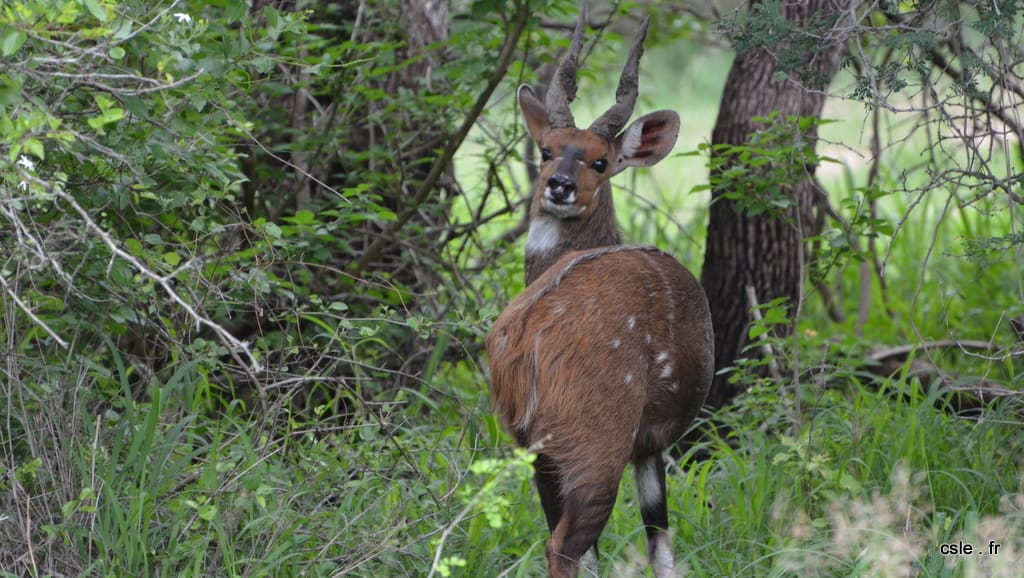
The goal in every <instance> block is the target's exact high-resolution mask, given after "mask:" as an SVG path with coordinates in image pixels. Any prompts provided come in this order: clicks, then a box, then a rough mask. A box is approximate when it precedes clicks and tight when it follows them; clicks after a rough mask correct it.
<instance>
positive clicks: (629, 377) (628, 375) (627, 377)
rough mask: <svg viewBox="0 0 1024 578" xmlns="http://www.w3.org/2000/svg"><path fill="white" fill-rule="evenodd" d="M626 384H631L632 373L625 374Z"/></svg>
mask: <svg viewBox="0 0 1024 578" xmlns="http://www.w3.org/2000/svg"><path fill="white" fill-rule="evenodd" d="M626 383H633V374H632V373H627V374H626Z"/></svg>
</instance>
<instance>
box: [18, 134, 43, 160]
mask: <svg viewBox="0 0 1024 578" xmlns="http://www.w3.org/2000/svg"><path fill="white" fill-rule="evenodd" d="M21 147H22V150H24V151H25V152H27V153H28V154H30V155H32V156H34V157H36V158H37V159H40V160H43V159H45V158H46V151H45V150H43V143H42V142H41V141H40V140H39V139H34V138H28V139H25V142H23V143H21Z"/></svg>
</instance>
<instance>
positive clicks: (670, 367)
mask: <svg viewBox="0 0 1024 578" xmlns="http://www.w3.org/2000/svg"><path fill="white" fill-rule="evenodd" d="M673 369H675V366H674V365H672V363H671V362H669V363H667V364H666V365H665V367H663V368H662V370H661V378H662V379H667V378H668V376H670V375H672V370H673Z"/></svg>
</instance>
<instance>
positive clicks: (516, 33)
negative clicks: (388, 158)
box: [351, 2, 529, 275]
mask: <svg viewBox="0 0 1024 578" xmlns="http://www.w3.org/2000/svg"><path fill="white" fill-rule="evenodd" d="M528 15H529V10H528V7H527V3H526V2H520V3H519V5H518V6H517V8H516V15H515V21H513V23H512V28H511V30H510V31H509V33H508V35H507V36H506V37H505V44H504V45H502V47H501V53H500V54H499V56H498V62H497V65H496V66H495V69H494V74H493V75H492V76H491V79H490V80H489V81H488V82H487V87H486V88H484V91H483V92H482V93H480V96H479V97H477V99H476V102H475V103H474V104H473V108H471V109H470V111H469V114H467V115H466V119H465V120H464V121H463V122H462V126H461V127H459V130H458V132H456V133H455V135H454V136H453V137H452V138H451V140H449V141H448V146H447V147H445V150H444V153H443V154H441V156H440V157H438V158H437V159H436V160H435V161H434V164H433V166H431V167H430V173H428V174H427V177H426V178H425V179H424V180H423V182H422V183H420V186H419V189H417V190H416V194H415V195H414V196H413V199H412V202H411V203H410V204H409V205H407V206H406V208H405V210H403V211H402V212H401V214H399V215H398V218H396V219H395V220H394V221H393V222H392V224H391V226H390V227H388V229H387V230H386V231H384V232H382V233H381V235H380V236H379V237H377V238H376V239H374V241H373V243H371V244H370V246H369V247H367V248H366V251H365V252H363V256H362V257H361V258H360V259H359V261H357V262H356V263H355V264H354V265H353V266H352V270H351V273H352V274H353V275H358V274H360V273H361V272H363V271H364V270H366V268H367V267H368V266H369V265H370V263H373V261H374V260H375V259H377V257H378V256H379V255H380V252H381V251H382V250H383V249H384V246H385V245H386V244H387V243H388V242H390V240H391V237H392V235H394V234H395V233H397V232H398V231H399V229H401V228H402V227H404V226H405V224H406V223H407V222H409V219H411V218H412V216H413V215H415V214H416V212H417V211H418V210H419V207H420V205H422V204H423V202H424V201H425V200H426V199H427V196H428V195H430V193H431V192H432V191H433V189H434V185H435V184H437V181H438V179H440V178H441V175H442V173H444V170H445V167H447V166H448V163H449V162H450V161H451V159H452V157H453V156H455V151H457V150H458V149H459V146H461V145H462V141H464V140H466V137H467V136H468V135H469V131H470V130H471V129H472V128H473V125H474V124H476V119H477V118H478V117H479V116H480V114H481V113H482V112H483V110H484V107H485V106H487V101H489V100H490V98H491V95H492V94H494V90H495V89H496V88H497V87H498V84H500V83H501V81H502V79H503V78H505V73H506V72H507V71H508V67H509V64H511V62H512V55H513V53H514V52H515V48H516V45H517V44H518V43H519V37H520V36H522V34H523V30H524V29H525V28H526V21H527V16H528Z"/></svg>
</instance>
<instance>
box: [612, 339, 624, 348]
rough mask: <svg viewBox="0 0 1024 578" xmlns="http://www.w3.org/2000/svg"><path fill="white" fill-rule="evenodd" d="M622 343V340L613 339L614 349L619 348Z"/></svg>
mask: <svg viewBox="0 0 1024 578" xmlns="http://www.w3.org/2000/svg"><path fill="white" fill-rule="evenodd" d="M621 345H622V342H621V341H619V340H618V339H612V349H618V348H619V346H621Z"/></svg>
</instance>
